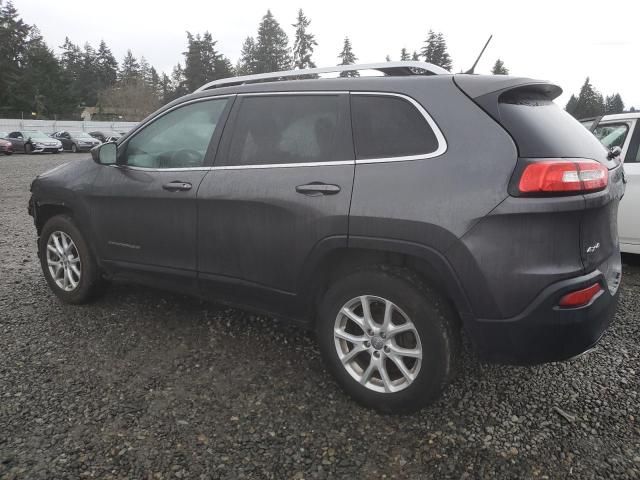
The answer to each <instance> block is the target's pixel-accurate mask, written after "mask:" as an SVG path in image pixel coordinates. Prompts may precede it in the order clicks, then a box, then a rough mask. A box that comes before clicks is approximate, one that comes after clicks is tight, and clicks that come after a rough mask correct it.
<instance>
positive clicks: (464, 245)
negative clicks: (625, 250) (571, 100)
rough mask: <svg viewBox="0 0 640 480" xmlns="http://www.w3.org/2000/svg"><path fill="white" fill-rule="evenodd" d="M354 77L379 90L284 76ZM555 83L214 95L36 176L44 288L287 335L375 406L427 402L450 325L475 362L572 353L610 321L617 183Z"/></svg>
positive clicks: (436, 81) (172, 107) (380, 83)
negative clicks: (142, 293)
mask: <svg viewBox="0 0 640 480" xmlns="http://www.w3.org/2000/svg"><path fill="white" fill-rule="evenodd" d="M353 69H369V70H371V69H373V70H380V71H381V72H384V73H385V76H383V77H369V78H367V77H359V78H335V79H308V80H301V79H298V80H286V78H289V77H300V76H301V75H307V74H309V75H316V74H319V73H325V72H328V71H332V72H342V71H346V70H353ZM417 71H420V73H431V75H424V74H423V75H416V74H415V73H416V72H417ZM276 79H285V80H283V81H269V80H276ZM561 91H562V90H561V89H560V88H559V87H557V86H556V85H553V84H550V83H547V82H544V81H537V80H531V79H525V78H516V77H505V76H502V75H500V76H492V75H489V76H482V75H451V74H449V73H448V72H446V71H445V70H443V69H441V68H440V67H436V66H434V65H430V64H426V63H420V62H390V63H389V62H385V63H382V64H375V65H364V66H358V65H355V66H354V65H350V66H346V67H345V66H341V67H332V68H327V69H312V70H308V71H300V70H296V71H291V72H278V73H275V74H262V75H252V76H248V77H235V78H231V79H225V80H218V81H214V82H211V83H209V84H207V85H204V86H203V87H202V88H200V89H199V90H198V91H197V92H195V93H193V94H191V95H187V96H186V97H183V98H181V99H178V100H176V101H174V102H172V103H170V104H169V105H167V106H165V107H163V108H162V109H160V110H159V111H158V112H156V113H155V114H153V115H152V116H150V117H149V118H148V119H147V120H146V121H144V122H143V123H141V124H140V125H138V126H137V127H136V128H135V129H134V130H133V131H131V132H130V133H128V134H127V135H126V136H125V137H124V138H123V139H122V140H121V141H120V142H119V143H118V144H117V145H116V144H114V143H104V144H102V145H100V146H99V147H98V148H95V149H93V150H92V157H93V161H92V160H91V159H87V160H80V161H75V162H73V163H72V164H67V165H66V166H62V167H59V168H57V169H55V170H53V171H50V172H48V173H45V174H43V175H41V176H39V177H38V178H36V179H35V181H34V182H33V184H32V187H31V191H32V197H31V200H30V206H29V210H30V213H31V214H32V215H33V217H34V222H35V227H36V230H37V234H38V237H39V240H38V245H39V255H40V260H41V264H42V269H43V272H44V275H45V278H46V280H47V282H48V284H49V286H50V288H51V289H52V290H53V291H54V292H55V294H56V295H57V296H58V297H60V298H61V299H62V300H63V301H65V302H68V303H83V302H87V301H89V300H90V299H91V298H92V297H93V295H95V294H96V293H97V292H98V291H99V290H100V288H101V282H102V279H103V278H105V277H106V278H110V279H121V278H122V279H132V280H136V281H139V282H142V283H145V284H149V285H155V286H158V287H162V288H168V289H172V290H175V291H179V292H185V293H189V294H193V295H196V296H200V297H203V298H206V299H217V300H221V301H223V302H227V303H229V304H233V305H240V306H242V307H245V308H248V309H251V310H254V311H259V312H263V313H266V314H269V315H272V316H276V317H280V318H285V319H289V320H293V321H297V322H300V323H302V324H303V325H305V326H307V327H309V328H313V329H314V330H315V332H316V336H317V339H318V342H319V346H320V350H321V352H322V355H323V358H324V360H325V362H326V364H327V365H328V367H329V369H330V370H331V372H332V373H333V374H334V375H335V377H336V379H337V380H338V382H339V384H340V385H341V386H342V387H343V388H344V389H345V390H346V391H347V392H349V393H350V394H351V395H352V396H353V397H354V398H355V399H356V400H358V401H359V402H361V403H362V404H364V405H367V406H370V407H374V408H376V409H378V410H381V411H386V412H400V411H411V410H415V409H417V408H420V407H422V406H423V405H425V404H428V403H429V402H432V401H434V399H435V398H437V397H438V396H439V395H440V393H441V392H442V390H443V388H444V387H445V385H446V384H447V382H448V381H449V380H450V378H451V376H452V373H453V372H454V370H455V368H454V367H455V365H456V363H457V360H458V357H459V351H460V340H459V336H460V332H461V328H464V329H465V330H466V332H467V334H468V336H469V338H470V339H471V341H472V343H473V345H474V348H475V350H476V352H477V353H478V354H479V355H480V356H482V357H483V358H486V359H488V360H491V361H497V362H506V363H516V364H532V363H540V362H548V361H556V360H563V359H567V358H571V357H573V356H575V355H579V354H581V353H583V352H585V351H586V350H588V349H590V348H591V347H592V346H593V345H594V344H595V343H596V342H597V341H598V340H599V338H600V337H601V335H602V334H603V332H604V331H605V329H606V328H607V326H608V325H609V322H610V320H611V318H612V316H613V313H614V310H615V307H616V301H617V297H618V286H619V284H620V279H621V261H620V252H619V250H618V238H617V230H616V228H615V223H616V216H617V209H618V202H619V200H620V198H621V197H622V195H623V193H624V183H623V175H622V167H621V164H620V161H619V158H617V157H615V158H612V159H609V158H608V155H607V153H608V152H607V150H606V149H605V148H604V147H603V146H602V145H601V144H600V142H598V141H597V139H596V138H595V137H594V136H593V135H591V134H590V133H589V132H588V131H587V130H585V129H584V128H583V127H582V126H581V125H580V124H579V123H578V122H577V121H576V120H575V119H574V118H573V117H571V116H570V115H568V114H567V113H566V112H565V111H564V110H563V109H562V108H558V107H557V106H556V105H555V104H554V103H553V101H552V100H553V99H554V98H556V97H557V96H558V95H560V93H561ZM132 321H134V319H132ZM310 374H313V373H310ZM265 388H267V386H265Z"/></svg>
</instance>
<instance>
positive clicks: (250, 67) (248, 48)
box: [236, 37, 256, 75]
mask: <svg viewBox="0 0 640 480" xmlns="http://www.w3.org/2000/svg"><path fill="white" fill-rule="evenodd" d="M255 56H256V42H255V41H254V39H253V37H247V38H246V39H245V41H244V43H243V44H242V50H240V60H238V66H237V67H236V71H237V72H238V75H250V74H252V73H256V58H255Z"/></svg>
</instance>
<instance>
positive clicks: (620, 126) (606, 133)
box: [593, 123, 629, 149]
mask: <svg viewBox="0 0 640 480" xmlns="http://www.w3.org/2000/svg"><path fill="white" fill-rule="evenodd" d="M628 133H629V126H628V125H627V124H626V123H609V124H606V125H598V126H597V127H596V129H595V130H594V131H593V134H594V135H595V136H596V138H597V139H598V140H600V142H601V143H602V145H604V146H605V147H606V148H608V149H612V148H613V147H620V148H622V146H623V145H624V141H625V140H626V138H627V134H628Z"/></svg>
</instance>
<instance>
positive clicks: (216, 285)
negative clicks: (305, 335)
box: [198, 95, 354, 316]
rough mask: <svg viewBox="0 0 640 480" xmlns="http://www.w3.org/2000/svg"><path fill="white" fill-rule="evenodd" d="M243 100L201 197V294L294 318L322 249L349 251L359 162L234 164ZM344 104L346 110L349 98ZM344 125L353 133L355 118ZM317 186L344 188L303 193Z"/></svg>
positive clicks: (199, 245)
mask: <svg viewBox="0 0 640 480" xmlns="http://www.w3.org/2000/svg"><path fill="white" fill-rule="evenodd" d="M241 103H242V102H241V100H240V99H239V100H238V102H236V105H235V106H234V112H232V114H231V116H230V119H229V122H228V125H227V126H226V127H225V132H224V136H223V139H222V143H221V146H220V149H219V152H218V155H217V157H216V162H215V165H214V168H213V170H212V171H211V172H210V173H209V174H208V175H207V176H206V177H205V179H204V181H203V182H202V185H201V187H200V190H199V192H198V271H199V278H200V280H201V288H202V294H203V295H204V296H205V297H209V298H211V297H218V296H219V295H220V294H222V295H224V297H226V299H228V300H230V301H231V302H235V303H250V304H253V305H254V306H256V307H258V308H261V309H263V310H266V311H269V312H277V313H282V314H284V315H287V313H288V312H289V311H290V310H292V309H295V307H294V305H293V304H294V303H295V302H296V301H298V300H299V297H298V296H297V294H298V293H299V292H300V291H301V290H302V287H303V286H302V285H301V284H300V283H299V278H300V273H301V271H302V270H303V266H304V265H305V262H306V260H307V258H308V257H309V255H310V253H311V252H312V250H314V248H315V247H316V245H318V244H319V243H322V242H325V241H330V243H331V244H332V245H333V246H335V247H343V248H344V247H346V246H347V233H348V223H349V219H348V215H349V204H350V201H351V191H352V186H353V175H354V160H353V158H351V159H349V158H345V159H343V160H341V161H336V162H329V163H322V162H317V163H313V164H281V165H247V166H233V164H234V163H235V162H234V159H229V158H227V156H228V155H229V143H230V140H231V138H232V136H233V133H234V122H235V112H236V107H237V106H238V104H241ZM341 104H342V105H343V107H342V108H345V109H346V106H347V96H346V95H343V98H342V102H341ZM345 111H346V110H345ZM343 122H344V124H343V128H344V129H348V128H349V127H348V118H347V117H344V118H343ZM225 164H228V166H224V165H225ZM316 183H322V184H328V185H331V186H337V187H338V188H339V191H337V192H333V193H331V194H326V195H325V194H313V193H312V194H305V193H303V192H300V191H297V187H299V186H305V185H313V184H316ZM247 299H248V301H247ZM291 316H295V315H293V314H291Z"/></svg>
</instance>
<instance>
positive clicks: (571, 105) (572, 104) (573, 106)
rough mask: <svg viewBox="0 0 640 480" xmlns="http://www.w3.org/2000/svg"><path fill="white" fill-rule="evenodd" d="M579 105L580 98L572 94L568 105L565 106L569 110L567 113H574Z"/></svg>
mask: <svg viewBox="0 0 640 480" xmlns="http://www.w3.org/2000/svg"><path fill="white" fill-rule="evenodd" d="M577 105H578V99H577V98H576V96H575V95H571V98H569V101H568V102H567V106H566V107H564V109H565V110H566V111H567V113H569V114H571V115H573V114H574V112H575V111H576V106H577Z"/></svg>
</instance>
